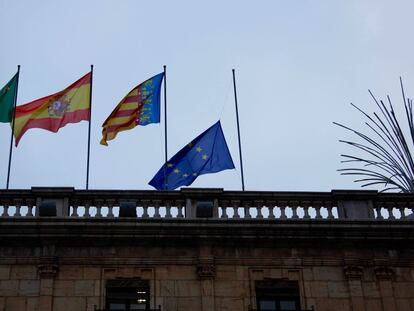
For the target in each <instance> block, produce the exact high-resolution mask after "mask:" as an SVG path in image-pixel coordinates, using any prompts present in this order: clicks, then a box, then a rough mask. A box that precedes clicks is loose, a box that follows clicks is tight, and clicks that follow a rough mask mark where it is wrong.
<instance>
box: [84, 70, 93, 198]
mask: <svg viewBox="0 0 414 311" xmlns="http://www.w3.org/2000/svg"><path fill="white" fill-rule="evenodd" d="M92 81H93V65H91V86H90V94H89V126H88V157H87V160H86V190H88V189H89V157H90V153H91V120H92Z"/></svg>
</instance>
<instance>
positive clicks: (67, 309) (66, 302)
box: [53, 297, 86, 311]
mask: <svg viewBox="0 0 414 311" xmlns="http://www.w3.org/2000/svg"><path fill="white" fill-rule="evenodd" d="M85 309H86V298H84V297H55V298H54V299H53V310H64V311H79V310H85Z"/></svg>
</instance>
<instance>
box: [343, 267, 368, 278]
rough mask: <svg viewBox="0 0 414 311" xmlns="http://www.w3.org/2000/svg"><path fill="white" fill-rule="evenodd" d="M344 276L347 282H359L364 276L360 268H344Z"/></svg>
mask: <svg viewBox="0 0 414 311" xmlns="http://www.w3.org/2000/svg"><path fill="white" fill-rule="evenodd" d="M344 274H345V277H346V278H347V279H348V280H360V279H361V278H362V275H363V274H364V269H363V268H362V267H361V266H346V267H345V268H344Z"/></svg>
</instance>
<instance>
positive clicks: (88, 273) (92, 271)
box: [83, 267, 101, 280]
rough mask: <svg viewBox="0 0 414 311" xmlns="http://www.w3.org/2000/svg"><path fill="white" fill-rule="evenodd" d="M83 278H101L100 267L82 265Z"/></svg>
mask: <svg viewBox="0 0 414 311" xmlns="http://www.w3.org/2000/svg"><path fill="white" fill-rule="evenodd" d="M83 278H84V279H85V280H99V279H100V278H101V268H97V267H84V268H83Z"/></svg>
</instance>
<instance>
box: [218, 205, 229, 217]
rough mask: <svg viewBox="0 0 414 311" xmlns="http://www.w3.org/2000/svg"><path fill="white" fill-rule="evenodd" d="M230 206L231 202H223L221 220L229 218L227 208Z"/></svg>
mask: <svg viewBox="0 0 414 311" xmlns="http://www.w3.org/2000/svg"><path fill="white" fill-rule="evenodd" d="M228 205H229V201H221V217H220V218H224V219H226V218H228V217H227V206H228Z"/></svg>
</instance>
